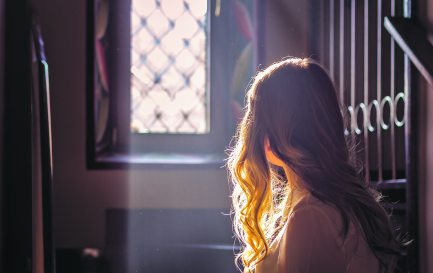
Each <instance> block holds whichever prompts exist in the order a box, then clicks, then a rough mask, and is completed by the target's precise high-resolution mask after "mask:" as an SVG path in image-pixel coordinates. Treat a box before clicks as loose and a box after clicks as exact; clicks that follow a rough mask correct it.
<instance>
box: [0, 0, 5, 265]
mask: <svg viewBox="0 0 433 273" xmlns="http://www.w3.org/2000/svg"><path fill="white" fill-rule="evenodd" d="M4 5H5V0H0V270H1V268H3V263H2V258H3V248H2V246H3V242H2V237H3V236H2V234H3V229H2V227H3V134H4V131H3V109H4V107H3V102H4V63H5V59H4V49H5V47H4V46H5V45H4V44H5V37H4V36H5V21H4V20H5V16H4Z"/></svg>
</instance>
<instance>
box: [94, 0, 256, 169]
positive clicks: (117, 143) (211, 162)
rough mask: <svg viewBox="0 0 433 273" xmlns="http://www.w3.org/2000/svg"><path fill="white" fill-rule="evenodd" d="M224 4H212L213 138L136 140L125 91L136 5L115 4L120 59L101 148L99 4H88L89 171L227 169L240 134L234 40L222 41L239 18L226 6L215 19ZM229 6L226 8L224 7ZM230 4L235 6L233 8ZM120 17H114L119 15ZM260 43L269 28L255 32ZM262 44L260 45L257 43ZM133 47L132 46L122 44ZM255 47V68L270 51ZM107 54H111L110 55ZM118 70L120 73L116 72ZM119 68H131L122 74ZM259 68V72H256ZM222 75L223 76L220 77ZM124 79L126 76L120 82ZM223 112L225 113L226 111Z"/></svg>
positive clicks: (113, 21) (156, 136)
mask: <svg viewBox="0 0 433 273" xmlns="http://www.w3.org/2000/svg"><path fill="white" fill-rule="evenodd" d="M217 1H218V0H208V12H209V13H210V16H208V19H207V20H208V24H209V25H210V26H209V29H210V32H209V34H208V35H209V36H208V49H209V52H208V53H207V59H208V64H209V65H210V66H211V67H212V69H210V68H207V71H208V72H207V77H208V81H207V88H208V90H207V96H208V98H209V99H208V101H209V102H210V103H209V105H208V107H209V109H207V110H208V113H209V116H210V120H209V122H210V130H209V133H208V134H154V133H152V134H134V133H130V128H129V124H130V118H131V117H130V92H129V88H127V89H128V92H122V93H121V92H120V91H119V90H125V86H126V87H129V86H130V74H129V67H130V64H129V62H130V48H129V46H130V31H129V29H130V25H129V24H130V4H131V1H130V0H129V1H111V2H110V4H111V3H113V4H115V5H118V6H116V7H110V21H109V24H112V25H109V27H111V30H112V32H110V34H109V35H110V36H114V37H110V42H112V45H111V48H116V50H119V51H120V54H112V55H110V57H111V56H112V57H113V60H111V61H112V62H113V61H114V63H115V64H114V65H113V64H111V65H108V67H109V68H108V69H109V74H111V75H116V77H113V78H112V79H110V80H111V82H110V86H112V87H113V88H112V89H111V90H110V92H111V93H110V101H109V105H110V106H109V108H110V113H109V120H110V122H109V124H108V125H107V126H108V127H107V131H108V137H106V138H105V141H104V142H103V143H102V145H97V144H96V143H95V134H96V132H95V122H94V120H95V112H94V111H95V108H94V103H95V97H94V88H95V73H96V71H95V70H96V68H95V62H96V60H95V57H96V56H95V37H94V35H95V23H94V21H95V16H96V15H95V10H96V7H95V5H96V0H92V1H88V2H87V48H86V50H87V72H86V74H87V75H86V76H87V86H86V97H87V103H86V104H87V105H86V108H87V114H86V118H87V121H86V123H87V132H86V137H87V139H86V141H87V143H86V146H87V147H86V150H87V153H86V154H87V155H86V156H87V168H88V169H124V168H131V167H134V168H136V167H138V168H148V167H152V168H155V167H156V168H163V169H165V168H167V167H174V168H179V167H180V168H184V167H188V168H189V167H203V166H208V167H212V168H220V167H222V166H223V165H224V159H225V157H226V154H225V150H226V148H227V147H228V145H229V142H230V138H231V137H232V135H233V133H234V128H233V124H231V122H230V117H229V114H230V97H229V92H227V91H226V90H229V87H230V86H229V85H230V77H229V73H227V72H226V70H227V69H226V67H228V66H230V62H231V60H232V59H233V58H234V56H233V54H232V53H231V50H227V48H228V47H230V46H231V44H230V43H231V42H232V41H230V40H229V39H221V37H224V34H225V33H227V31H228V30H229V29H230V27H233V24H235V23H236V22H235V21H234V18H233V16H231V14H230V13H232V11H231V10H230V5H227V6H226V7H224V6H223V9H222V12H221V14H220V15H219V16H216V14H215V12H214V11H215V5H216V2H217ZM224 3H226V2H223V4H224ZM227 4H230V3H228V2H227ZM253 5H254V11H253V16H254V19H255V20H256V21H259V20H260V18H261V17H263V16H264V9H263V6H264V1H259V0H254V2H253ZM114 10H115V11H116V12H113V11H114ZM258 25H259V26H260V24H258ZM255 31H256V33H255V34H256V35H257V40H258V41H260V40H261V38H260V37H263V35H264V34H263V33H262V31H263V27H262V26H260V27H259V28H256V29H255ZM257 40H256V41H257ZM121 41H127V42H123V43H122V42H121ZM254 47H255V52H254V53H255V59H254V64H257V63H258V60H260V59H261V57H262V55H263V53H264V49H263V48H257V46H256V45H254ZM107 54H110V52H108V51H107ZM116 67H117V68H118V69H116ZM119 67H122V68H124V67H127V68H128V69H126V70H125V69H124V70H123V71H120V69H119ZM256 67H257V66H256ZM218 71H219V72H218ZM119 75H120V76H119ZM221 109H224V110H223V111H221Z"/></svg>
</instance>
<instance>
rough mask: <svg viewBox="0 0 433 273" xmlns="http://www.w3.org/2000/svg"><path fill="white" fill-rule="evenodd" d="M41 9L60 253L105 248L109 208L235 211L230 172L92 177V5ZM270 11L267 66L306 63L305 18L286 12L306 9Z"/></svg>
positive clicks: (52, 1) (44, 0)
mask: <svg viewBox="0 0 433 273" xmlns="http://www.w3.org/2000/svg"><path fill="white" fill-rule="evenodd" d="M33 2H34V5H35V8H36V11H37V13H38V15H39V16H38V17H39V21H40V23H41V28H42V35H43V37H44V39H45V45H46V52H47V58H48V63H49V69H50V88H51V95H52V98H51V103H52V108H51V109H52V126H53V161H54V204H55V206H54V217H55V219H54V222H55V240H56V245H57V247H84V246H87V247H102V246H103V244H104V232H105V231H104V211H105V209H106V208H113V207H117V208H229V207H230V199H229V194H230V193H229V189H228V181H227V174H226V170H225V169H224V168H216V167H215V168H210V167H209V168H177V169H168V168H164V169H152V168H149V169H145V170H130V171H126V170H87V169H86V164H85V121H86V117H85V115H86V113H85V95H86V94H85V92H86V89H85V80H86V60H85V45H86V44H85V35H86V34H85V29H86V18H85V12H86V1H85V0H77V1H57V0H34V1H33ZM271 2H272V3H271ZM267 3H268V5H269V8H267V11H268V13H269V12H271V13H273V12H275V13H277V12H278V15H275V17H274V16H273V15H272V16H267V18H268V20H267V22H266V25H267V36H266V39H267V41H278V43H275V42H273V43H270V42H267V44H268V45H269V48H268V50H267V51H266V59H267V60H268V61H267V62H268V63H269V62H273V61H275V60H279V59H281V58H282V57H283V56H287V55H298V54H301V55H305V52H306V49H305V48H306V42H304V40H305V37H307V35H306V33H305V34H304V29H305V28H303V27H302V26H303V24H304V20H301V19H300V17H301V15H302V14H300V13H299V11H298V12H296V11H293V13H290V16H288V15H284V14H283V13H282V10H281V9H280V8H281V7H284V10H285V11H288V9H287V5H293V6H294V7H296V8H300V7H299V6H303V5H304V4H300V3H299V1H298V2H296V1H294V0H290V1H282V0H281V1H267ZM292 15H293V16H292ZM289 19H290V20H289ZM297 20H300V21H299V22H298V21H297ZM289 24H290V25H292V24H293V26H294V28H296V27H301V29H303V30H302V31H297V30H295V29H293V32H291V34H290V35H286V34H287V28H286V27H285V26H287V25H289ZM275 25H280V27H279V28H277V27H276V26H275ZM294 37H295V38H296V39H294ZM304 47H305V48H304Z"/></svg>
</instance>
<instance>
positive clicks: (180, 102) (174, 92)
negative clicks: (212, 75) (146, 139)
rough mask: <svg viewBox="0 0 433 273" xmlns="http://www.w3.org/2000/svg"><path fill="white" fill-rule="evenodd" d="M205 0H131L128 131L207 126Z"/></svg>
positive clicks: (172, 130) (195, 129) (191, 129)
mask: <svg viewBox="0 0 433 273" xmlns="http://www.w3.org/2000/svg"><path fill="white" fill-rule="evenodd" d="M207 21H208V20H207V1H206V0H200V1H197V0H132V4H131V132H134V133H169V134H179V133H192V134H204V133H207V132H208V131H209V122H208V120H209V117H208V115H209V102H208V97H209V96H208V92H209V90H208V88H207V78H208V77H207V74H208V73H207V62H206V59H207V43H208V42H207V41H208V26H207V25H208V24H207Z"/></svg>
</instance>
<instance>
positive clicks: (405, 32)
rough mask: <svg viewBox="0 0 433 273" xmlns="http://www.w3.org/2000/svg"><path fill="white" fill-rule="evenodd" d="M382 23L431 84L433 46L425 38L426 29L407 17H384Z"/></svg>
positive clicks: (432, 76) (432, 78) (432, 77)
mask: <svg viewBox="0 0 433 273" xmlns="http://www.w3.org/2000/svg"><path fill="white" fill-rule="evenodd" d="M384 25H385V28H386V30H388V32H389V34H390V35H391V37H392V38H393V39H394V40H395V42H396V43H397V44H398V45H399V46H400V47H401V49H402V50H403V52H404V53H405V54H406V55H407V56H408V57H409V59H410V60H411V61H412V63H413V64H414V65H415V67H416V68H417V69H418V70H419V72H420V73H421V75H423V76H424V78H425V79H426V80H427V82H428V83H429V84H430V85H432V86H433V46H432V44H431V43H430V42H429V41H428V39H427V33H426V31H425V30H423V29H422V28H421V27H420V26H418V25H417V24H416V23H415V22H414V21H413V20H412V19H408V18H398V17H385V20H384Z"/></svg>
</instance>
